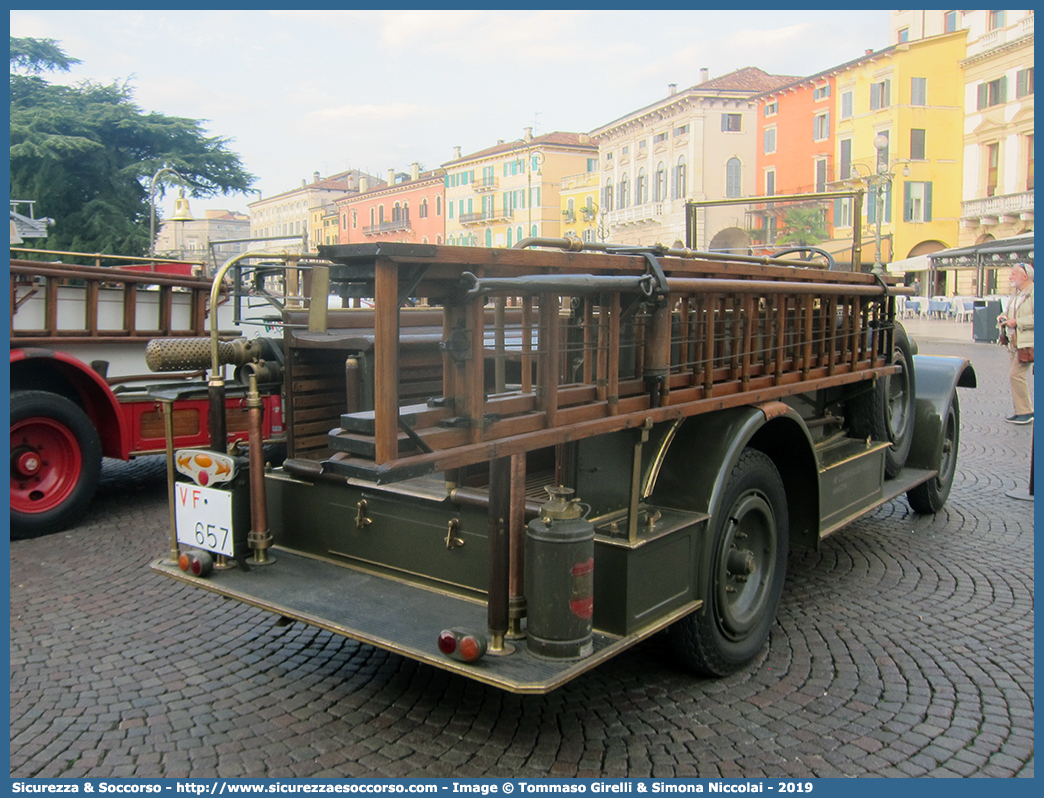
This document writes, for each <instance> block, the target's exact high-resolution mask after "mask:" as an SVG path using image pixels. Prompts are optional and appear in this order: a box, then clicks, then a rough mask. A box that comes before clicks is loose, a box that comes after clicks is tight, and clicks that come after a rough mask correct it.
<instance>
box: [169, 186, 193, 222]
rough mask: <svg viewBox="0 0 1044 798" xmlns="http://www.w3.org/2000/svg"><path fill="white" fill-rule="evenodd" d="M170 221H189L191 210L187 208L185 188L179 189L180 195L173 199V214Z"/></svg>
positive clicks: (190, 219)
mask: <svg viewBox="0 0 1044 798" xmlns="http://www.w3.org/2000/svg"><path fill="white" fill-rule="evenodd" d="M169 221H172V222H191V221H192V211H190V210H189V201H188V200H187V199H186V198H185V189H181V192H180V196H178V198H177V199H176V200H174V215H173V216H171V217H170V220H169Z"/></svg>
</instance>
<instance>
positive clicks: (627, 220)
mask: <svg viewBox="0 0 1044 798" xmlns="http://www.w3.org/2000/svg"><path fill="white" fill-rule="evenodd" d="M668 208H669V204H668V203H666V202H646V203H643V204H642V205H632V206H631V207H630V208H622V209H620V210H616V211H610V212H609V213H608V214H606V216H607V219H608V222H609V224H642V223H644V222H661V221H663V217H664V214H666V213H667V210H668Z"/></svg>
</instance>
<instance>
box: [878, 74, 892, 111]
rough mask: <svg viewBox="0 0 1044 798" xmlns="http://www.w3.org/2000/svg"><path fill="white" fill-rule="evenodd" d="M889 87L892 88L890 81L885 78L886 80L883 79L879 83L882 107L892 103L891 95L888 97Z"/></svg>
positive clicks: (889, 93)
mask: <svg viewBox="0 0 1044 798" xmlns="http://www.w3.org/2000/svg"><path fill="white" fill-rule="evenodd" d="M891 88H892V81H890V80H886V81H884V82H883V83H882V84H881V106H882V107H888V106H889V105H891V104H892V103H891V97H890V95H891V91H890V90H891Z"/></svg>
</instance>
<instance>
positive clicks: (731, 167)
mask: <svg viewBox="0 0 1044 798" xmlns="http://www.w3.org/2000/svg"><path fill="white" fill-rule="evenodd" d="M742 194H743V166H742V164H740V159H739V158H729V160H728V163H726V164H725V196H726V197H739V196H742Z"/></svg>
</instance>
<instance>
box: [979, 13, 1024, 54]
mask: <svg viewBox="0 0 1044 798" xmlns="http://www.w3.org/2000/svg"><path fill="white" fill-rule="evenodd" d="M1008 13H1012V12H1010V11H1009V12H1008ZM1032 35H1033V14H1030V15H1029V16H1025V17H1023V18H1022V19H1020V20H1019V21H1018V22H1016V23H1015V24H1014V25H1012V26H1011V27H1008V28H998V29H997V30H991V31H990V32H989V33H987V34H986V35H985V36H980V37H979V38H978V39H976V40H975V41H973V42H968V55H967V56H966V58H965V63H966V62H968V61H970V60H972V59H973V58H975V57H976V56H980V55H983V54H984V53H987V52H989V51H991V50H995V49H996V48H998V47H1001V46H1002V45H1005V44H1011V43H1012V42H1016V41H1018V40H1019V39H1023V38H1025V37H1027V36H1032Z"/></svg>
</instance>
